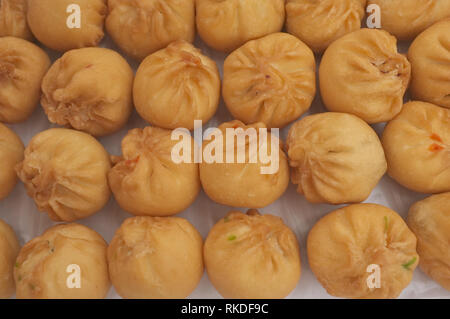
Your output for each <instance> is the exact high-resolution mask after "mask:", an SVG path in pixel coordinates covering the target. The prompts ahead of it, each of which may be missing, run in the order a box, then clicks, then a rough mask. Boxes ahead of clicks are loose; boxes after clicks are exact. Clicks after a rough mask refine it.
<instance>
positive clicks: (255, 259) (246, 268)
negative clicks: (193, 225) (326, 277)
mask: <svg viewBox="0 0 450 319" xmlns="http://www.w3.org/2000/svg"><path fill="white" fill-rule="evenodd" d="M204 257H205V265H206V270H207V272H208V277H209V279H210V280H211V282H212V284H213V285H214V287H215V288H216V289H217V291H218V292H219V293H220V294H221V295H222V296H223V297H224V298H234V299H278V298H284V297H286V296H287V295H289V293H291V291H292V290H293V289H294V288H295V287H296V286H297V283H298V281H299V279H300V272H301V263H300V250H299V246H298V242H297V238H296V237H295V234H294V233H293V232H292V230H291V229H290V228H289V227H288V226H286V225H285V224H284V223H283V221H282V220H281V218H279V217H276V216H272V215H260V214H259V213H258V211H256V210H249V211H248V212H247V214H243V213H241V212H238V211H232V212H230V213H229V214H228V215H227V216H226V217H225V218H224V219H221V220H220V221H219V222H217V224H216V225H214V227H213V228H212V229H211V231H210V232H209V235H208V238H207V239H206V241H205V248H204Z"/></svg>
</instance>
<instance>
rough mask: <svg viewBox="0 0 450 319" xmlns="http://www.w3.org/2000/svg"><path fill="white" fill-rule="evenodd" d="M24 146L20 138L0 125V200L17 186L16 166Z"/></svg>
mask: <svg viewBox="0 0 450 319" xmlns="http://www.w3.org/2000/svg"><path fill="white" fill-rule="evenodd" d="M23 151H24V146H23V143H22V141H21V140H20V137H19V136H17V134H16V133H14V132H13V131H12V130H11V129H9V128H8V127H6V126H5V125H3V124H1V123H0V163H1V170H0V185H1V187H0V200H2V199H4V198H6V197H7V196H8V195H9V193H11V191H12V190H13V188H14V186H16V184H17V174H16V171H15V167H16V165H17V164H18V163H19V162H21V161H22V160H23Z"/></svg>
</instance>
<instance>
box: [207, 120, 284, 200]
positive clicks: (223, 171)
mask: <svg viewBox="0 0 450 319" xmlns="http://www.w3.org/2000/svg"><path fill="white" fill-rule="evenodd" d="M227 128H230V129H235V128H239V129H242V130H243V132H239V131H236V133H237V134H238V136H242V137H244V135H245V131H246V130H248V129H250V130H251V129H254V130H255V131H256V132H255V134H254V135H255V136H257V139H258V141H257V143H253V145H255V146H256V147H255V149H256V148H257V149H258V153H259V152H260V150H261V147H260V146H259V144H260V143H261V145H262V146H264V147H267V152H264V153H268V154H271V156H273V157H274V158H275V160H274V161H273V163H272V164H274V165H273V166H272V168H273V171H272V172H269V174H263V173H262V169H264V168H269V167H270V163H269V164H267V163H263V162H262V161H261V157H260V156H258V157H257V158H255V162H254V163H252V162H251V161H250V155H249V150H250V146H249V144H250V143H249V138H248V137H247V138H245V141H246V144H245V146H246V147H245V159H244V162H245V163H238V158H237V155H236V154H237V153H238V147H239V145H238V142H237V139H236V138H235V139H234V140H235V143H234V151H233V154H234V160H233V163H229V162H227V161H226V157H227V146H226V145H227V143H229V144H231V141H227V140H228V138H227V136H226V135H227V134H226V130H227ZM260 128H262V129H264V128H266V126H265V125H264V124H263V123H256V124H252V125H245V124H244V123H242V122H240V121H231V122H226V123H223V124H221V125H220V126H219V128H218V129H216V131H217V132H221V133H222V136H223V145H222V154H223V155H222V159H223V161H222V163H217V162H214V163H211V162H207V161H206V160H203V162H202V163H201V164H200V180H201V182H202V186H203V190H204V191H205V193H206V194H207V195H208V196H209V197H210V198H211V199H212V200H214V201H215V202H217V203H219V204H222V205H228V206H233V207H249V208H261V207H265V206H268V205H270V204H271V203H273V202H274V201H276V200H277V199H278V198H280V197H281V195H283V193H284V192H285V191H286V189H287V187H288V184H289V165H288V161H287V158H286V155H285V154H284V152H283V150H282V149H281V142H279V141H278V142H279V143H274V145H275V144H278V145H276V146H277V147H279V149H278V151H279V152H278V154H279V155H278V156H276V154H275V153H272V152H273V151H275V150H272V145H271V139H272V135H271V134H270V133H267V138H266V139H264V136H263V135H261V134H260V132H259V129H260ZM212 140H213V141H214V137H213V138H212ZM273 140H274V141H276V137H275V136H273ZM210 144H211V145H210ZM213 145H214V144H212V141H211V140H205V141H204V142H203V150H205V149H206V148H210V147H212V146H213ZM240 151H241V150H240ZM218 152H220V149H219V148H217V153H218ZM204 153H205V151H204ZM240 153H242V154H244V151H243V150H242V152H240ZM272 154H273V155H272ZM228 155H229V157H230V155H232V153H231V152H229V154H228ZM276 163H277V164H276ZM275 165H278V170H276V171H275ZM269 170H272V169H269ZM270 173H271V174H270Z"/></svg>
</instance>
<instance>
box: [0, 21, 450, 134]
mask: <svg viewBox="0 0 450 319" xmlns="http://www.w3.org/2000/svg"><path fill="white" fill-rule="evenodd" d="M449 27H450V20H443V21H441V22H438V23H436V24H435V25H433V26H431V27H430V28H429V29H427V30H426V31H425V32H423V33H422V34H420V35H419V36H418V37H417V38H416V39H415V41H414V42H413V43H412V45H411V48H410V50H409V53H408V57H405V56H404V55H402V54H400V53H398V51H397V42H396V39H395V37H393V36H391V35H389V34H388V33H387V32H385V31H383V30H377V29H361V30H359V31H355V32H352V33H349V34H347V35H345V36H343V37H342V38H340V39H338V40H336V41H335V42H333V43H332V44H331V45H330V46H329V48H328V49H327V50H326V51H325V53H324V55H323V57H322V61H321V63H320V67H319V75H320V77H319V82H320V93H321V97H322V100H323V102H324V104H325V106H326V107H327V109H328V110H329V111H333V112H345V113H349V114H354V115H356V116H358V117H360V118H362V119H363V120H365V121H366V122H368V123H369V124H374V123H380V122H385V121H390V120H392V119H393V118H394V117H395V116H396V115H397V114H398V113H399V112H400V111H401V109H402V105H403V99H404V95H405V93H406V91H407V89H408V87H410V92H411V94H412V97H413V98H414V99H417V100H421V101H425V102H429V103H433V104H436V105H438V106H442V107H446V108H449V107H450V96H449V94H448V92H449V91H448V90H449V81H448V80H447V78H446V75H445V74H446V72H447V69H446V67H445V66H444V67H442V63H443V61H448V59H449V58H450V53H449V51H448V49H447V45H448V42H449V41H450V40H449V36H448V32H447V31H448V29H449ZM0 54H1V56H2V63H1V70H0V71H1V75H2V77H3V78H4V79H5V80H7V81H5V85H4V86H3V87H2V89H1V91H0V95H1V96H2V98H3V99H4V102H3V104H2V106H1V108H0V121H2V122H4V123H18V122H22V121H24V120H26V119H27V118H28V117H29V116H30V115H31V113H32V112H33V111H34V109H35V108H36V106H37V105H38V102H39V99H40V102H41V104H42V107H43V109H44V111H45V113H46V114H47V116H48V119H49V120H50V122H52V123H56V124H59V125H65V126H68V127H72V128H74V129H77V130H81V131H84V132H87V133H89V134H91V135H94V136H104V135H109V134H112V133H114V132H117V131H118V130H120V129H121V128H122V127H123V126H124V125H125V124H126V123H127V121H128V118H129V116H130V114H131V112H132V109H133V104H134V106H135V108H136V110H137V112H138V113H139V114H140V115H141V117H142V118H144V119H145V120H146V121H147V122H149V123H150V124H152V125H155V126H158V127H161V128H166V129H176V128H179V127H183V128H187V129H189V130H192V129H193V128H194V121H195V120H201V121H203V123H206V122H208V121H209V120H210V119H211V118H212V117H213V116H214V114H215V113H216V111H217V109H218V106H219V101H220V97H221V91H222V96H223V99H224V101H225V104H226V106H227V107H228V110H229V111H230V113H231V114H232V115H233V116H234V117H235V118H236V119H238V120H240V121H242V122H244V123H245V124H252V123H256V122H263V123H265V124H266V125H267V127H269V128H283V127H285V126H287V125H288V124H290V123H291V122H293V121H294V120H296V119H297V118H299V117H300V116H301V115H302V114H304V113H305V112H306V111H307V110H308V109H309V108H310V106H311V104H312V102H313V99H314V98H315V96H316V71H315V64H316V62H315V58H314V55H313V53H312V51H311V50H310V49H309V48H308V47H307V46H306V45H305V44H304V43H303V42H302V41H300V40H299V39H297V38H296V37H294V36H292V35H289V34H287V33H274V34H271V35H268V36H265V37H263V38H260V39H257V40H252V41H249V42H248V43H246V44H244V45H243V46H242V47H240V48H238V49H237V50H235V51H234V52H232V53H231V54H230V55H229V56H228V57H227V58H226V60H225V63H224V74H223V81H221V79H220V75H219V70H218V67H217V65H216V63H215V62H214V61H213V60H212V59H210V58H209V57H207V56H205V55H203V54H202V53H201V52H200V51H199V50H198V49H196V48H195V47H194V46H193V45H191V44H190V43H188V42H185V41H177V42H174V43H171V44H169V46H168V47H166V48H164V49H162V50H160V51H157V52H156V53H153V54H151V55H149V56H148V57H147V58H145V59H144V61H143V62H142V63H141V65H140V66H139V68H138V70H137V73H136V76H135V77H134V75H133V71H132V69H131V67H130V66H129V65H128V63H127V62H126V60H125V59H124V58H122V57H121V56H120V55H119V54H118V53H117V52H115V51H113V50H109V49H104V48H82V49H75V50H70V51H68V52H66V53H65V54H64V55H63V56H62V57H61V58H59V59H58V60H56V61H55V62H54V63H53V65H51V66H50V60H49V58H48V56H47V55H46V53H45V52H44V51H43V50H41V49H40V48H39V47H37V46H36V45H34V44H32V43H31V42H27V41H25V40H21V39H19V38H14V37H3V38H0ZM221 82H222V83H221ZM221 86H222V90H221ZM41 92H42V95H41Z"/></svg>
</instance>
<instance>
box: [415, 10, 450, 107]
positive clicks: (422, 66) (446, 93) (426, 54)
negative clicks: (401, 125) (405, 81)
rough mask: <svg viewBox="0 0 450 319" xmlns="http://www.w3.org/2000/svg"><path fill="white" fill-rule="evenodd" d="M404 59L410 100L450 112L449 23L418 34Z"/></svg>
mask: <svg viewBox="0 0 450 319" xmlns="http://www.w3.org/2000/svg"><path fill="white" fill-rule="evenodd" d="M449 10H450V7H449ZM408 58H409V61H411V67H412V78H411V94H412V96H413V97H414V98H415V99H417V100H421V101H425V102H429V103H433V104H436V105H439V106H443V107H446V108H450V77H449V76H448V74H449V72H450V19H447V20H444V21H441V22H438V23H436V24H434V25H433V26H431V27H430V28H428V29H427V30H425V31H424V32H423V33H421V34H420V35H419V36H418V37H417V38H416V39H415V40H414V42H413V43H412V44H411V46H410V48H409V52H408Z"/></svg>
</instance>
